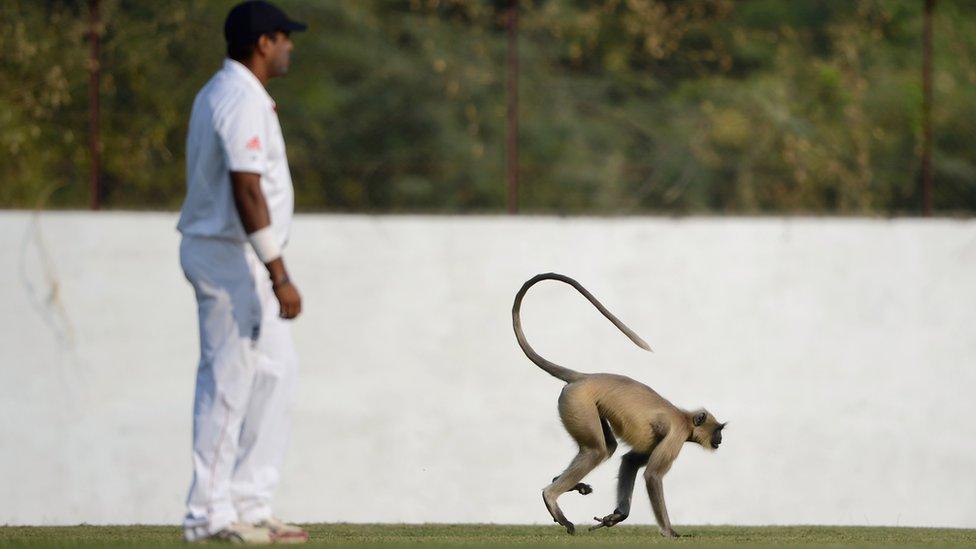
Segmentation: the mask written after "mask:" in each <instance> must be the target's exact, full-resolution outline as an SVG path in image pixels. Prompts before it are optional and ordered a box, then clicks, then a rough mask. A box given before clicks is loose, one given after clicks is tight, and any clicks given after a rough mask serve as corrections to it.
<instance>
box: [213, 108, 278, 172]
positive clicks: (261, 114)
mask: <svg viewBox="0 0 976 549" xmlns="http://www.w3.org/2000/svg"><path fill="white" fill-rule="evenodd" d="M267 110H268V107H267V106H266V105H262V104H260V102H258V101H255V100H253V99H251V98H247V97H241V98H239V100H238V101H235V102H233V104H231V105H229V106H228V108H227V109H226V111H224V112H223V113H222V116H221V118H222V120H221V121H220V122H219V123H218V124H217V133H218V135H219V136H220V143H221V146H222V147H223V151H224V158H225V159H226V160H227V167H228V169H229V170H230V171H232V172H249V173H265V172H266V171H267V166H268V113H267V112H266V111H267Z"/></svg>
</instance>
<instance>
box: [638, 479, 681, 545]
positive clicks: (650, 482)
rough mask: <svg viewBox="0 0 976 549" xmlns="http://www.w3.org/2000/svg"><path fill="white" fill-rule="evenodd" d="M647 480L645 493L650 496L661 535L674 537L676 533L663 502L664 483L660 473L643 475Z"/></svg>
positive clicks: (676, 535)
mask: <svg viewBox="0 0 976 549" xmlns="http://www.w3.org/2000/svg"><path fill="white" fill-rule="evenodd" d="M644 477H645V480H646V481H647V493H648V495H649V496H650V497H651V507H653V508H654V518H655V519H657V525H658V526H659V527H660V528H661V535H662V536H664V537H666V538H676V537H678V533H677V532H675V531H674V529H673V528H671V519H670V518H668V507H667V505H665V504H664V483H663V482H662V479H661V475H658V474H651V475H645V476H644Z"/></svg>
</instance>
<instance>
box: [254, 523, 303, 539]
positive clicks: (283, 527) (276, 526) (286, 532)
mask: <svg viewBox="0 0 976 549" xmlns="http://www.w3.org/2000/svg"><path fill="white" fill-rule="evenodd" d="M254 526H255V527H257V528H265V529H267V530H269V531H270V532H271V541H272V542H273V543H305V542H306V541H308V532H306V531H305V530H304V529H302V527H300V526H295V525H294V524H288V523H287V522H285V521H283V520H281V519H279V518H275V517H271V518H269V519H265V520H262V521H258V522H255V523H254Z"/></svg>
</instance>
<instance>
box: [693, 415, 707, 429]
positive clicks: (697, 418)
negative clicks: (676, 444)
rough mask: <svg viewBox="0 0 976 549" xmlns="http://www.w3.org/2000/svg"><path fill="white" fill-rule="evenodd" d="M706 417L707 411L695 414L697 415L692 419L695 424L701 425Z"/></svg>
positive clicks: (696, 425)
mask: <svg viewBox="0 0 976 549" xmlns="http://www.w3.org/2000/svg"><path fill="white" fill-rule="evenodd" d="M706 417H708V416H707V415H706V414H705V412H698V413H697V414H695V417H693V418H692V419H691V421H692V423H694V424H695V427H701V424H702V423H705V418H706Z"/></svg>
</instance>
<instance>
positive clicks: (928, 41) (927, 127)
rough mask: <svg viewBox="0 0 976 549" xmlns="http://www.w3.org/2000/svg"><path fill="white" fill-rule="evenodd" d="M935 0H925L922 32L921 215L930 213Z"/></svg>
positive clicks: (929, 214)
mask: <svg viewBox="0 0 976 549" xmlns="http://www.w3.org/2000/svg"><path fill="white" fill-rule="evenodd" d="M934 9H935V0H925V20H924V23H923V25H924V30H923V32H922V215H924V216H926V217H928V216H931V215H932V11H933V10H934Z"/></svg>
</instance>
